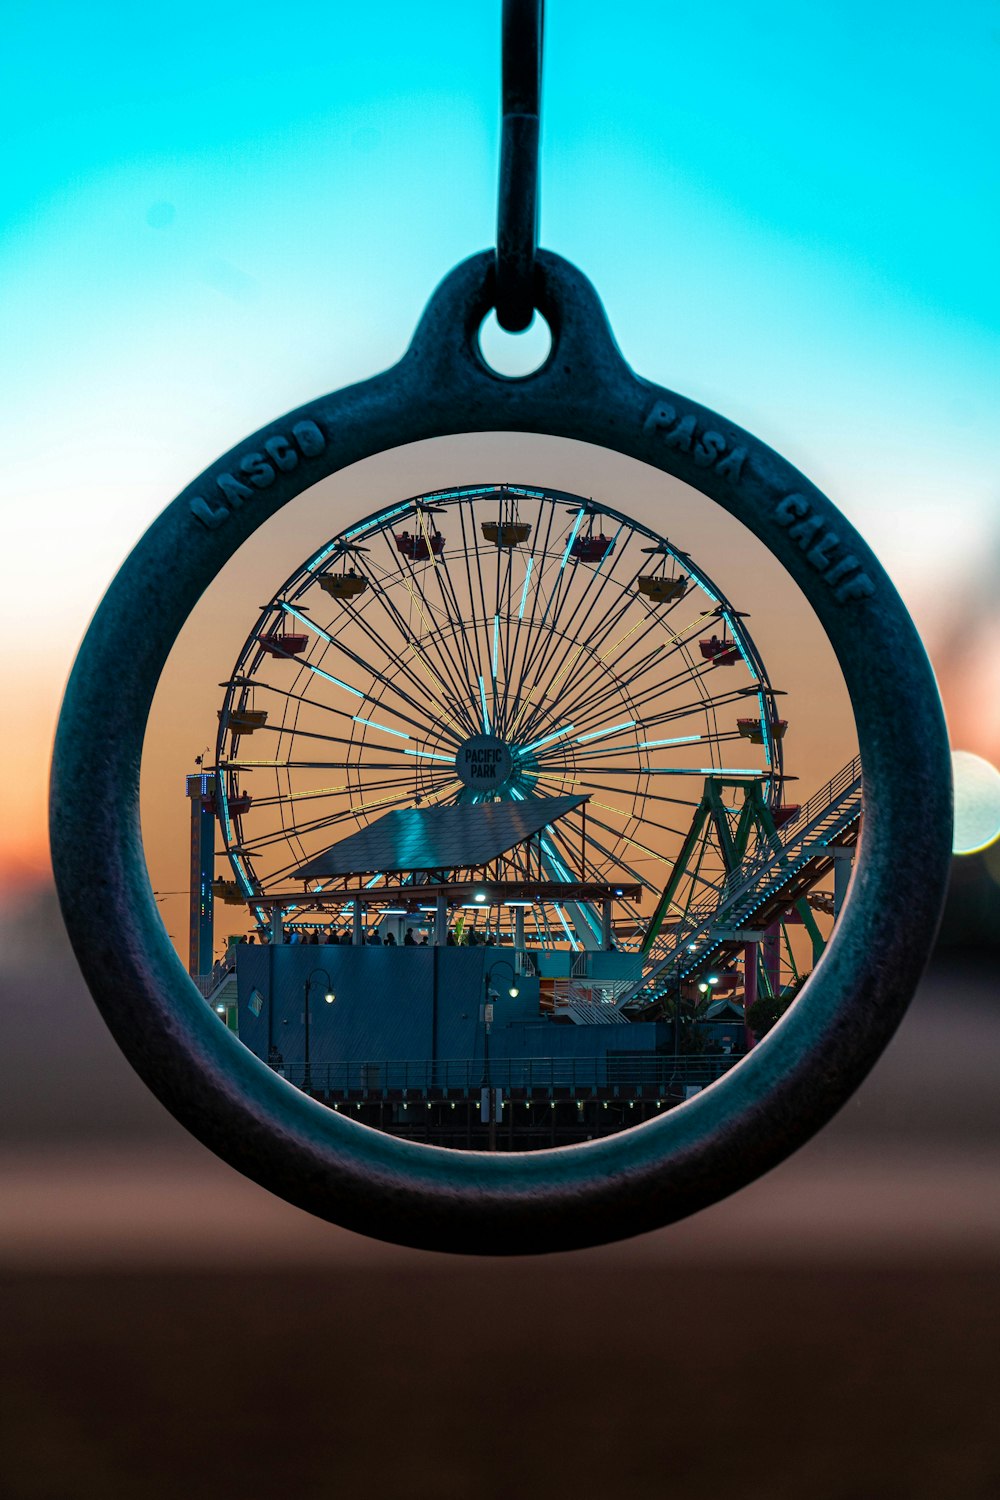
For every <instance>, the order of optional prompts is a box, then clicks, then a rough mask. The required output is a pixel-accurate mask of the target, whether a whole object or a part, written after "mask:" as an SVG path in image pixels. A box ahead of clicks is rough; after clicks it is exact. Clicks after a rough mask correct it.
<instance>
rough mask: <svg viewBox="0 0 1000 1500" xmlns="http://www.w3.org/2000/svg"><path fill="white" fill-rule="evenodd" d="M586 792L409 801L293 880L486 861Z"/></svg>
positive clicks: (471, 866) (445, 867)
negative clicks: (450, 803) (444, 803)
mask: <svg viewBox="0 0 1000 1500" xmlns="http://www.w3.org/2000/svg"><path fill="white" fill-rule="evenodd" d="M586 801H587V798H586V797H528V798H526V799H525V800H524V801H523V802H469V803H459V804H458V805H457V806H455V807H408V808H401V809H399V810H398V811H397V812H390V813H386V814H385V816H384V817H381V818H376V820H375V822H374V823H369V824H368V827H367V828H362V829H361V830H360V831H359V832H358V833H352V834H350V836H349V837H348V838H346V839H341V840H340V842H339V843H338V844H332V845H331V846H330V848H329V849H326V850H324V852H323V853H322V854H319V855H317V856H316V858H315V859H311V860H309V861H308V862H307V863H306V864H304V865H300V866H299V868H298V869H297V870H296V871H295V873H294V875H293V876H292V878H293V879H294V880H318V879H322V878H324V877H329V876H336V875H367V874H371V873H373V872H374V871H376V870H377V871H379V872H380V873H383V872H387V871H400V870H466V869H475V868H477V867H478V866H479V865H487V864H489V863H490V862H491V861H492V860H494V859H498V858H499V857H500V855H501V854H506V852H507V850H508V849H513V848H514V847H515V845H517V844H521V843H524V841H525V840H526V839H529V838H531V836H532V834H535V833H538V832H539V831H540V830H541V829H542V828H547V827H548V826H549V824H551V823H555V822H556V820H557V819H558V818H562V817H565V815H566V814H567V813H568V812H572V811H573V809H574V808H575V807H579V806H580V804H581V802H586Z"/></svg>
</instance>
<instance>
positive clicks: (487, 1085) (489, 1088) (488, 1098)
mask: <svg viewBox="0 0 1000 1500" xmlns="http://www.w3.org/2000/svg"><path fill="white" fill-rule="evenodd" d="M495 969H509V970H510V984H509V986H508V988H507V993H508V995H509V996H510V997H511V999H512V1000H516V999H517V997H518V995H519V994H520V993H521V991H520V988H519V987H518V983H517V975H516V974H515V973H514V965H513V964H512V963H511V962H510V960H509V959H506V958H498V959H497V961H496V963H493V964H490V967H489V968H488V969H487V970H486V972H485V974H484V975H483V1082H482V1089H483V1091H484V1094H485V1102H486V1118H487V1121H488V1123H489V1127H490V1142H489V1149H490V1150H491V1151H495V1150H496V1149H497V1110H496V1095H495V1094H494V1092H493V1084H492V1079H491V1077H490V1031H491V1029H492V1026H493V1005H492V1001H493V1000H495V999H496V998H497V992H496V990H494V989H491V987H490V980H491V979H492V978H493V971H494V970H495Z"/></svg>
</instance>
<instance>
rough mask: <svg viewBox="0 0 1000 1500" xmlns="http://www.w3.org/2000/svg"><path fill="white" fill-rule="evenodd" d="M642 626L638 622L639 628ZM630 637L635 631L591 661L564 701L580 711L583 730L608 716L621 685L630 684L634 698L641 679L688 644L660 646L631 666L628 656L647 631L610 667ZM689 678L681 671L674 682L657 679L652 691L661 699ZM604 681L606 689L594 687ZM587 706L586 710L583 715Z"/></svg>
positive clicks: (672, 680) (569, 706) (679, 643)
mask: <svg viewBox="0 0 1000 1500" xmlns="http://www.w3.org/2000/svg"><path fill="white" fill-rule="evenodd" d="M641 623H642V622H638V624H640V625H641ZM636 628H637V627H636V626H633V630H635V629H636ZM631 634H632V631H628V632H626V634H625V636H622V637H620V638H619V639H618V641H616V642H615V645H614V646H612V647H610V648H609V649H608V650H607V651H605V652H604V653H602V654H601V655H599V656H598V657H597V658H596V659H591V660H590V661H588V662H587V664H586V666H585V668H584V670H583V672H582V673H581V675H580V678H579V679H578V680H577V681H576V682H575V683H574V685H573V693H572V695H570V696H569V697H567V698H565V700H564V701H565V703H566V707H567V708H568V709H569V708H573V709H575V710H577V713H576V717H578V718H580V721H581V729H586V728H589V727H590V726H591V725H592V724H593V723H594V722H595V721H596V720H597V719H599V718H600V717H601V716H602V715H603V714H604V713H605V712H606V707H607V705H609V704H610V703H611V702H612V701H613V700H614V698H615V697H616V695H617V694H618V693H619V692H620V687H619V684H620V683H621V681H622V680H623V679H624V680H627V681H628V684H629V691H630V694H631V696H632V697H633V698H634V697H635V695H636V693H637V692H639V691H640V687H639V684H640V683H641V679H642V678H643V677H645V676H646V675H647V674H648V673H651V672H654V671H655V670H656V669H658V668H661V667H662V666H663V665H664V663H666V662H667V661H669V659H670V657H671V656H673V655H674V654H675V652H677V651H680V650H682V649H683V646H684V644H685V643H684V642H676V641H675V642H674V643H672V644H667V643H661V644H660V645H658V646H655V647H654V648H653V649H652V650H650V651H647V653H646V654H645V656H642V657H639V658H638V659H637V660H635V661H631V662H630V661H629V660H628V658H629V655H630V654H631V652H632V650H634V649H635V647H636V646H638V645H640V644H642V643H643V641H644V639H645V638H646V636H647V635H648V634H649V630H648V629H647V630H646V631H645V632H644V633H643V635H642V636H640V637H638V638H637V639H636V640H635V641H633V643H632V645H631V646H630V647H629V649H628V651H627V652H626V653H625V655H624V656H623V657H620V658H618V659H617V660H615V662H614V663H613V664H612V663H610V662H609V660H608V658H609V657H610V656H611V654H612V652H613V651H615V650H616V649H617V648H618V647H619V646H620V645H622V644H623V643H624V641H625V640H627V639H628V636H629V635H631ZM689 675H690V674H689V673H688V672H685V671H684V670H683V669H681V670H680V671H678V672H677V673H675V674H674V677H672V678H667V679H661V678H657V679H655V681H654V684H653V688H654V690H655V692H656V693H657V695H662V694H663V693H664V692H666V691H668V690H669V689H670V687H671V686H672V685H673V683H674V682H675V681H681V680H686V679H687V678H688V676H689ZM602 678H603V679H606V683H605V685H603V686H601V687H595V686H594V685H593V684H594V681H595V679H596V680H597V682H600V681H601V679H602ZM584 705H585V710H584V711H583V712H580V710H581V708H583V707H584Z"/></svg>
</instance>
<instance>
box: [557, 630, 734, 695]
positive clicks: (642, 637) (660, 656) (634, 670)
mask: <svg viewBox="0 0 1000 1500" xmlns="http://www.w3.org/2000/svg"><path fill="white" fill-rule="evenodd" d="M659 628H660V622H659V621H658V620H657V619H656V618H655V616H652V615H650V616H649V617H648V618H647V619H639V620H637V621H635V622H634V623H633V625H632V626H631V627H630V629H629V630H627V631H626V632H625V634H624V635H621V636H619V637H618V638H617V639H616V640H615V641H614V643H613V644H612V645H611V646H608V647H606V648H605V649H604V650H603V651H597V652H596V653H595V655H594V656H593V657H591V659H590V660H589V662H588V664H587V667H586V669H585V671H584V672H583V674H582V675H581V678H580V680H579V681H578V682H577V683H576V684H575V690H576V692H577V695H578V697H580V698H583V699H588V698H589V699H590V701H591V704H592V706H593V705H594V698H593V690H592V687H591V682H592V680H593V678H594V677H595V676H597V677H600V675H601V674H602V673H606V672H607V671H608V670H609V665H608V663H609V658H611V657H612V656H615V653H617V652H619V651H620V648H621V647H622V646H624V645H625V643H626V642H627V641H628V642H630V644H629V645H628V646H627V649H626V650H625V652H624V653H622V654H621V655H618V656H616V657H615V662H614V669H615V671H616V673H617V675H618V676H622V675H624V674H625V673H626V672H628V674H629V677H630V679H631V680H632V681H633V682H635V681H638V679H639V678H640V677H642V676H643V675H644V674H645V673H646V672H648V671H651V670H653V669H654V668H659V667H662V665H663V664H664V663H665V662H667V661H669V659H670V658H671V657H672V656H674V655H676V654H677V653H678V652H683V651H684V650H685V648H686V647H688V646H689V644H690V640H689V636H690V635H691V634H693V633H694V632H695V631H698V630H702V629H704V622H703V618H702V616H701V615H697V616H696V617H695V618H694V619H693V620H690V621H689V622H688V623H687V624H686V625H684V626H682V627H681V629H680V630H679V631H676V632H675V633H674V634H673V635H670V636H668V637H667V639H666V640H665V641H663V642H661V643H660V644H659V645H657V646H654V647H653V648H652V649H651V650H648V651H647V652H646V654H645V656H642V657H639V658H637V659H634V660H630V657H632V654H633V652H634V651H635V650H636V649H637V648H638V647H639V646H641V645H644V644H645V642H646V641H647V640H648V639H649V637H650V636H651V635H653V634H654V633H656V632H657V631H658V629H659ZM638 631H641V634H637V633H636V632H638ZM608 633H609V634H610V633H611V632H610V631H609V632H608ZM677 675H678V676H684V675H687V674H685V673H684V672H683V670H682V671H681V672H680V673H678V674H677ZM666 685H667V684H662V685H661V686H666Z"/></svg>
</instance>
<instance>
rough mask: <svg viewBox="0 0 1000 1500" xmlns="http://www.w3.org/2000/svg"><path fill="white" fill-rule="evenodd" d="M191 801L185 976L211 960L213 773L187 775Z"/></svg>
mask: <svg viewBox="0 0 1000 1500" xmlns="http://www.w3.org/2000/svg"><path fill="white" fill-rule="evenodd" d="M186 780H187V786H186V790H187V795H188V797H189V798H190V800H191V863H190V885H189V891H190V896H189V904H188V912H189V921H188V973H189V974H190V975H191V976H192V977H194V976H195V975H197V974H208V973H210V972H211V969H212V959H213V947H214V944H213V912H212V901H213V897H212V881H213V880H214V879H215V772H214V771H200V772H198V773H197V774H196V775H194V776H188V777H187V778H186Z"/></svg>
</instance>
